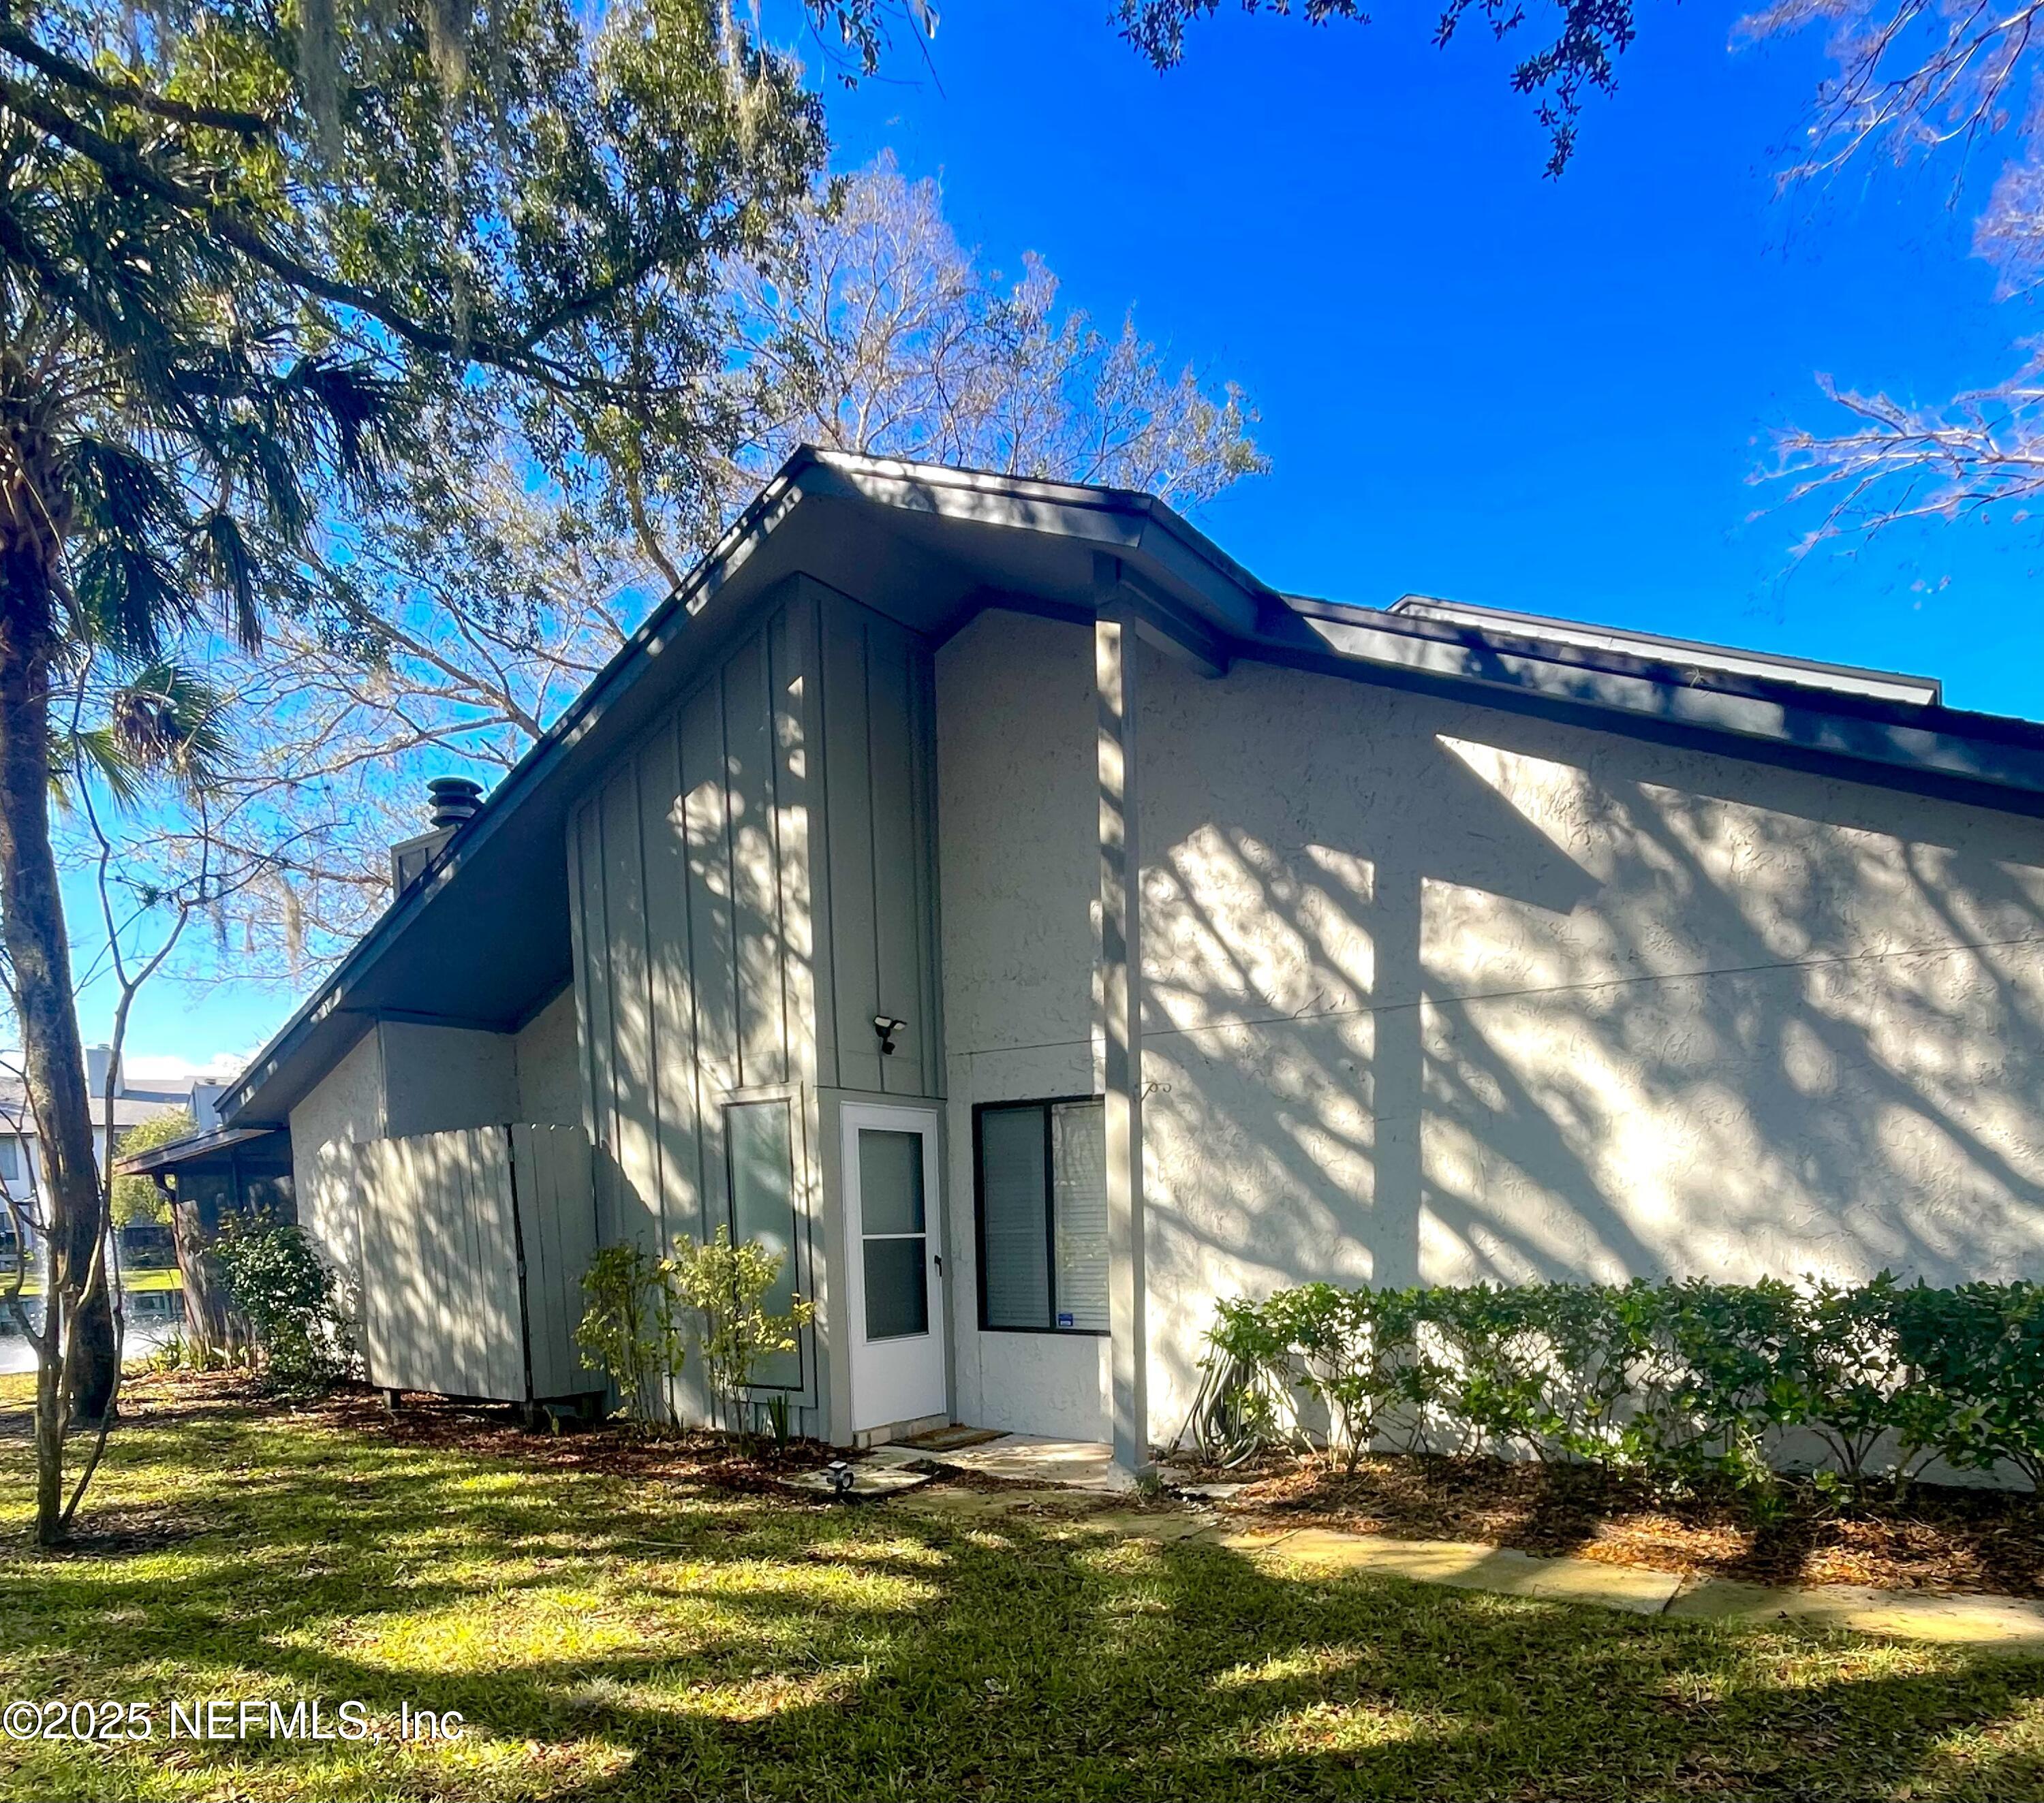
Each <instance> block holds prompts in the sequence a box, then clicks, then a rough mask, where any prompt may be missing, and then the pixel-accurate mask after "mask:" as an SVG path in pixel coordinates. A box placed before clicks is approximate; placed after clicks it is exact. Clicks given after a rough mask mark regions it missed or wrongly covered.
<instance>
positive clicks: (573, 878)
mask: <svg viewBox="0 0 2044 1803" xmlns="http://www.w3.org/2000/svg"><path fill="white" fill-rule="evenodd" d="M587 812H588V809H587V808H576V809H575V810H574V811H573V812H572V813H571V815H569V816H568V826H567V844H566V846H565V848H564V855H565V856H566V857H567V865H568V951H569V956H570V959H571V969H570V978H569V980H570V983H571V986H572V987H573V988H574V1015H575V1072H576V1080H577V1082H578V1085H579V1087H580V1088H581V1090H582V1126H584V1128H586V1130H588V1131H589V1132H590V1134H594V1133H595V1132H596V1085H595V1083H594V1080H593V1079H592V1077H591V1076H590V1051H589V1049H590V1044H591V1042H592V1041H593V1038H594V1034H593V1033H592V1031H591V1027H590V1005H589V992H590V971H589V965H590V943H591V941H590V932H589V929H588V925H587V923H586V922H585V921H584V919H583V918H582V862H583V859H582V819H583V818H584V816H585V815H586V814H587Z"/></svg>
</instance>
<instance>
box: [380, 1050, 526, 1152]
mask: <svg viewBox="0 0 2044 1803" xmlns="http://www.w3.org/2000/svg"><path fill="white" fill-rule="evenodd" d="M377 1030H378V1032H379V1033H380V1034H382V1039H383V1096H384V1104H383V1106H384V1120H385V1122H386V1125H385V1128H384V1131H385V1132H386V1133H387V1134H389V1135H390V1137H391V1138H393V1139H402V1138H404V1137H406V1136H408V1135H409V1134H436V1133H445V1132H448V1130H451V1129H452V1128H455V1127H487V1126H500V1125H501V1124H502V1123H504V1122H507V1121H514V1120H516V1119H517V1118H519V1114H518V1100H519V1099H518V1067H517V1057H516V1051H515V1045H514V1042H513V1038H512V1036H511V1035H510V1034H508V1033H485V1032H478V1030H475V1029H474V1028H473V1027H463V1026H421V1025H420V1024H419V1023H418V1022H413V1021H385V1022H382V1025H381V1026H378V1029H377Z"/></svg>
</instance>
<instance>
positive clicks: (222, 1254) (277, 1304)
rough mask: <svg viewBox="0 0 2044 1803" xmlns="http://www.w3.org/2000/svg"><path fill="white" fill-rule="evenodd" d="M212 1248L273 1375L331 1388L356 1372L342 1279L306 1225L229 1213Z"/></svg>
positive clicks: (266, 1368) (300, 1384) (297, 1383)
mask: <svg viewBox="0 0 2044 1803" xmlns="http://www.w3.org/2000/svg"><path fill="white" fill-rule="evenodd" d="M213 1251H214V1253H215V1254H216V1256H217V1257H218V1258H219V1260H220V1265H221V1271H222V1272H223V1273H224V1274H225V1277H226V1279H227V1287H228V1293H229V1296H230V1297H231V1298H232V1302H233V1306H235V1307H236V1309H237V1310H240V1313H241V1314H242V1315H243V1317H244V1318H245V1319H246V1320H247V1321H248V1325H249V1327H250V1329H252V1332H253V1333H254V1334H255V1345H256V1348H257V1350H258V1351H259V1353H260V1355H261V1360H262V1365H263V1370H264V1371H266V1372H267V1375H269V1376H270V1377H271V1379H274V1380H275V1381H276V1382H277V1383H282V1384H285V1385H287V1386H290V1387H312V1388H326V1387H331V1386H332V1385H333V1384H336V1383H340V1382H341V1381H342V1380H343V1379H345V1378H347V1377H348V1376H349V1375H352V1372H353V1371H354V1369H355V1339H354V1334H353V1333H352V1328H351V1325H350V1323H349V1322H348V1315H347V1312H346V1310H344V1308H343V1306H342V1304H341V1297H340V1286H339V1283H337V1281H336V1279H335V1277H334V1274H333V1272H332V1271H330V1270H329V1269H328V1268H327V1266H326V1264H325V1262H324V1261H323V1260H321V1257H320V1256H319V1254H318V1253H316V1252H315V1251H313V1245H312V1242H311V1241H309V1240H308V1239H307V1238H306V1237H305V1233H303V1231H302V1229H299V1228H298V1227H295V1226H290V1225H287V1224H286V1223H285V1222H279V1221H275V1220H272V1219H271V1218H269V1217H268V1216H267V1215H262V1214H229V1215H226V1216H225V1217H224V1218H222V1220H221V1224H220V1233H219V1237H218V1238H217V1241H215V1243H214V1246H213Z"/></svg>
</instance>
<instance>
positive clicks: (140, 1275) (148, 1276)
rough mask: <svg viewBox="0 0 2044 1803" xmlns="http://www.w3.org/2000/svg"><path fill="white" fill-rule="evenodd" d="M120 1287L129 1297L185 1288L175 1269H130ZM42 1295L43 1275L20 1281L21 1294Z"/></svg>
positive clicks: (123, 1276)
mask: <svg viewBox="0 0 2044 1803" xmlns="http://www.w3.org/2000/svg"><path fill="white" fill-rule="evenodd" d="M10 1287H11V1286H10ZM183 1287H185V1279H184V1274H183V1272H180V1271H178V1270H176V1269H175V1268H171V1269H170V1270H166V1271H137V1270H135V1269H133V1268H129V1269H127V1270H124V1271H123V1272H121V1288H122V1289H124V1290H125V1291H127V1292H128V1293H129V1295H135V1294H136V1292H138V1291H143V1290H182V1289H183ZM42 1293H43V1274H42V1272H40V1271H31V1272H29V1274H28V1276H26V1277H25V1278H24V1279H22V1280H21V1294H22V1295H25V1296H40V1295H41V1294H42Z"/></svg>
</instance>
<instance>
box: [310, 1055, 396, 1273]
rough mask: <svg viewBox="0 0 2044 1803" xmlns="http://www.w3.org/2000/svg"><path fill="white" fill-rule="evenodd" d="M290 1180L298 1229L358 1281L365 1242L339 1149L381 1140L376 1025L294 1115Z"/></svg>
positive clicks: (380, 1057) (382, 1125) (383, 1132)
mask: <svg viewBox="0 0 2044 1803" xmlns="http://www.w3.org/2000/svg"><path fill="white" fill-rule="evenodd" d="M290 1125H291V1177H292V1187H293V1190H294V1193H295V1194H296V1195H297V1198H298V1225H299V1226H301V1227H302V1228H303V1229H305V1233H306V1236H307V1237H309V1239H310V1240H311V1241H312V1242H313V1245H314V1246H315V1247H316V1248H317V1250H318V1252H319V1254H320V1256H321V1257H322V1258H324V1259H325V1260H326V1261H327V1262H328V1264H331V1265H332V1266H333V1267H334V1268H336V1270H338V1271H340V1272H342V1273H343V1275H344V1276H345V1277H346V1278H347V1279H348V1280H349V1281H350V1282H353V1281H354V1280H355V1279H357V1278H359V1276H360V1274H361V1268H362V1258H361V1241H360V1237H359V1232H358V1229H357V1224H356V1222H355V1210H354V1205H353V1203H352V1201H351V1200H350V1199H349V1196H348V1190H347V1187H346V1185H345V1182H344V1178H343V1176H342V1174H341V1172H340V1169H339V1168H338V1164H337V1161H336V1150H335V1149H336V1147H338V1146H340V1145H345V1144H347V1143H348V1142H349V1141H354V1140H360V1139H382V1138H383V1137H385V1136H386V1133H387V1131H388V1129H387V1127H386V1125H385V1114H384V1108H383V1042H382V1038H380V1036H379V1035H378V1032H377V1030H376V1029H375V1027H373V1026H372V1027H371V1028H369V1029H368V1030H367V1031H366V1032H365V1033H363V1035H362V1037H361V1038H359V1039H358V1040H356V1041H355V1044H354V1045H353V1046H352V1048H351V1049H350V1050H349V1051H348V1053H347V1055H346V1056H345V1057H343V1058H342V1059H341V1060H340V1061H339V1062H338V1063H337V1064H336V1065H334V1067H333V1068H332V1070H330V1071H328V1072H327V1074H326V1075H325V1076H323V1077H322V1078H321V1079H320V1080H319V1081H318V1083H317V1084H314V1085H313V1088H311V1089H309V1090H308V1091H306V1092H305V1097H304V1099H302V1101H301V1102H300V1103H298V1106H297V1107H295V1108H294V1109H293V1110H292V1111H291V1118H290Z"/></svg>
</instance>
